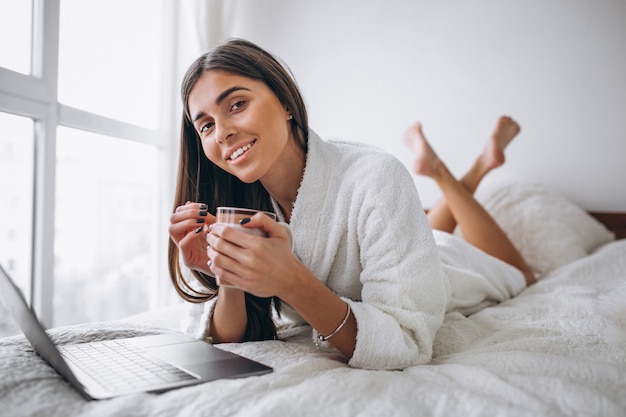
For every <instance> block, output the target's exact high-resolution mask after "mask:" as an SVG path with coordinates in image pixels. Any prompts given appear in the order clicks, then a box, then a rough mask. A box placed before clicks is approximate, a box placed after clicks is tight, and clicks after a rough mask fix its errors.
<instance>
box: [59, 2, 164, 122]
mask: <svg viewBox="0 0 626 417" xmlns="http://www.w3.org/2000/svg"><path fill="white" fill-rule="evenodd" d="M161 3H162V1H154V0H133V1H127V0H90V1H84V0H62V1H61V12H60V13H61V17H60V33H59V86H58V88H59V90H58V92H59V101H60V102H62V103H64V104H67V105H70V106H73V107H77V108H79V109H82V110H86V111H89V112H92V113H96V114H100V115H103V116H107V117H111V118H114V119H119V120H123V121H126V122H129V123H134V124H138V125H140V126H145V127H149V128H156V127H158V124H157V123H158V109H159V102H160V98H161V95H160V88H161V68H160V67H161V65H162V61H161V51H160V48H161V38H160V35H161V33H162V26H161V17H162V16H161V12H162V7H161Z"/></svg>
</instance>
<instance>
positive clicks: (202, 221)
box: [196, 219, 204, 223]
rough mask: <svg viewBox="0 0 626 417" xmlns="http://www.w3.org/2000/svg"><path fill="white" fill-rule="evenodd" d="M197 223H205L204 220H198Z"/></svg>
mask: <svg viewBox="0 0 626 417" xmlns="http://www.w3.org/2000/svg"><path fill="white" fill-rule="evenodd" d="M196 223H204V219H196Z"/></svg>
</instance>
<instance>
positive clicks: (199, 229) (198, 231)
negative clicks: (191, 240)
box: [196, 226, 203, 234]
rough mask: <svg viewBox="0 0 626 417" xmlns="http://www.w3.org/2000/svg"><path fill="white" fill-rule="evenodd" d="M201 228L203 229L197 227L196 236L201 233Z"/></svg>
mask: <svg viewBox="0 0 626 417" xmlns="http://www.w3.org/2000/svg"><path fill="white" fill-rule="evenodd" d="M202 228H203V227H202V226H200V227H198V228H197V229H196V234H198V233H200V232H201V231H202Z"/></svg>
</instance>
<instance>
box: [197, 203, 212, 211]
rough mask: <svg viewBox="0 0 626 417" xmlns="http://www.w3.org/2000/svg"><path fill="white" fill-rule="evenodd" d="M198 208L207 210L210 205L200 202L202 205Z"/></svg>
mask: <svg viewBox="0 0 626 417" xmlns="http://www.w3.org/2000/svg"><path fill="white" fill-rule="evenodd" d="M198 208H199V209H200V210H206V209H208V208H209V207H208V206H207V205H206V204H204V203H202V204H200V205H199V206H198Z"/></svg>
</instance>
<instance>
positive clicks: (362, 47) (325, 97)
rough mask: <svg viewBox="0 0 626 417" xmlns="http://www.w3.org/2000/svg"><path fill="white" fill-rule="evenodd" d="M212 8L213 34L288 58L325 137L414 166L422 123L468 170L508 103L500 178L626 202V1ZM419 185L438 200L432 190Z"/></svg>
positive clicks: (239, 2)
mask: <svg viewBox="0 0 626 417" xmlns="http://www.w3.org/2000/svg"><path fill="white" fill-rule="evenodd" d="M212 7H213V8H214V12H215V11H217V12H218V13H221V15H222V23H223V27H222V33H221V35H218V36H217V38H220V37H221V39H225V38H228V37H230V36H237V37H244V38H247V39H249V40H251V41H254V42H256V43H258V44H260V45H261V46H263V47H265V48H266V49H268V50H269V51H271V52H273V53H274V54H275V55H277V56H278V57H280V58H281V59H282V60H283V61H285V62H286V63H287V64H288V65H289V67H290V68H291V70H292V71H293V73H294V74H295V77H296V79H297V81H298V83H299V85H300V87H301V89H302V91H303V94H304V96H305V100H306V102H307V104H308V108H309V112H310V120H311V126H312V127H313V129H315V130H316V131H317V132H318V133H320V134H321V135H322V137H324V138H326V139H331V138H341V139H346V140H358V141H363V142H367V143H371V144H375V145H377V146H379V147H381V148H384V149H387V150H388V151H389V152H391V153H393V154H394V155H396V156H397V157H398V158H399V159H400V160H402V161H403V162H404V163H405V164H406V165H407V167H410V165H411V157H410V154H409V153H408V151H406V150H405V148H404V147H403V146H402V144H401V137H402V134H403V132H404V130H405V129H406V128H407V127H408V126H409V125H410V124H411V123H413V122H414V121H417V120H421V121H422V122H423V123H424V126H425V133H426V135H427V137H428V138H429V139H430V141H431V143H432V144H433V146H434V147H435V149H436V151H437V152H438V153H439V155H440V156H441V157H442V158H443V159H444V160H445V161H446V162H447V163H448V165H449V167H450V168H451V170H452V171H453V172H455V173H456V174H462V173H463V172H464V170H465V169H467V168H468V167H469V165H470V164H471V163H472V162H473V160H474V158H475V157H476V155H477V154H478V153H479V152H480V151H481V150H482V148H483V144H484V142H485V140H486V138H487V137H488V136H489V134H490V133H491V131H492V129H493V125H494V123H495V121H496V119H497V117H498V116H499V115H501V114H509V115H512V116H513V117H514V118H515V119H516V120H518V121H519V122H520V124H521V125H522V133H521V135H520V136H519V137H518V138H517V139H516V140H515V141H514V142H513V144H512V145H511V146H510V147H509V149H508V152H507V158H508V159H507V164H506V165H505V166H504V167H502V168H500V169H499V170H498V171H495V172H494V176H495V177H524V178H527V179H529V180H532V181H538V182H541V183H543V184H546V185H548V186H550V187H552V188H555V189H557V190H559V191H561V192H563V193H564V194H566V195H567V196H568V197H570V198H571V199H572V200H574V201H576V202H577V203H579V204H580V205H582V206H583V207H585V208H586V209H591V210H626V2H625V1H623V0H595V1H587V0H543V1H534V2H529V1H526V0H507V1H499V0H477V1H472V2H467V1H462V0H454V1H445V2H434V1H427V0H403V1H389V0H316V1H295V0H226V1H224V4H223V5H222V6H220V5H219V2H214V3H213V6H212ZM218 29H219V28H218ZM215 30H216V27H215V26H213V36H214V37H213V38H212V39H213V40H214V41H215V39H216V38H215V33H214V32H215ZM221 39H218V40H221ZM193 45H194V44H193V43H192V42H191V43H189V44H187V48H188V51H189V52H190V55H193V57H195V55H196V54H197V53H198V52H199V51H200V50H199V48H197V47H195V46H193ZM190 61H191V58H190V59H189V60H187V62H186V63H185V65H184V66H185V67H186V66H187V64H188V63H190ZM416 183H417V186H418V189H419V191H420V194H421V197H422V200H423V203H424V206H426V207H429V206H431V205H432V204H433V203H434V202H435V201H436V199H437V198H438V197H439V193H438V191H437V189H436V187H434V185H433V184H432V183H431V181H430V180H428V179H423V178H416Z"/></svg>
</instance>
